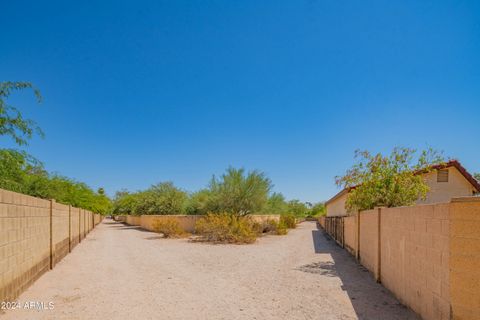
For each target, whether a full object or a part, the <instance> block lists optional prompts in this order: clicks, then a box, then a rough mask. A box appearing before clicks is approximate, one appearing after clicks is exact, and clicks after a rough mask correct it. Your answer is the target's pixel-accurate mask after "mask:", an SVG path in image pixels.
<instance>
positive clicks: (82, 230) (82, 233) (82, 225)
mask: <svg viewBox="0 0 480 320" xmlns="http://www.w3.org/2000/svg"><path fill="white" fill-rule="evenodd" d="M85 211H86V210H84V209H80V215H79V217H80V219H79V220H78V221H79V223H80V228H79V229H80V237H79V240H80V241H82V240H83V238H85Z"/></svg>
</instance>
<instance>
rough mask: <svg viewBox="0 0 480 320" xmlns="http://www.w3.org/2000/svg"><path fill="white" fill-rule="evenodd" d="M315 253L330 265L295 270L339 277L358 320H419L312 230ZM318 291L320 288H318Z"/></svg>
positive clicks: (322, 233) (351, 259) (324, 236)
mask: <svg viewBox="0 0 480 320" xmlns="http://www.w3.org/2000/svg"><path fill="white" fill-rule="evenodd" d="M312 241H313V247H314V250H315V253H317V254H327V255H329V256H331V260H332V261H323V262H316V263H312V264H309V265H304V266H301V267H299V268H298V270H300V271H304V272H308V273H313V274H318V275H319V276H327V277H338V278H339V279H340V280H341V282H342V285H341V288H342V290H344V291H345V292H346V293H347V295H348V297H349V299H350V301H351V303H352V306H353V308H354V310H355V313H356V315H357V317H358V319H365V320H374V319H379V320H380V319H381V320H390V319H420V318H419V317H418V316H417V315H416V314H415V313H414V312H413V311H412V310H410V309H409V308H407V307H406V306H404V305H402V304H401V303H400V302H399V301H398V300H397V299H396V298H395V297H394V296H393V295H392V293H390V292H389V291H388V289H386V288H385V287H384V286H382V285H381V284H379V283H377V282H376V281H375V279H374V278H373V275H372V274H371V273H370V272H369V271H368V270H367V269H366V268H365V267H363V266H362V265H360V264H359V263H358V262H357V261H356V259H355V257H353V256H352V255H351V254H350V253H348V252H347V251H346V250H345V249H343V248H341V247H340V246H339V245H338V244H337V243H336V242H335V240H333V239H332V238H330V236H329V235H328V234H327V233H326V232H325V231H323V229H317V230H312ZM319 289H321V288H319Z"/></svg>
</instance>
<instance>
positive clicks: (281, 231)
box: [275, 221, 288, 236]
mask: <svg viewBox="0 0 480 320" xmlns="http://www.w3.org/2000/svg"><path fill="white" fill-rule="evenodd" d="M287 233H288V227H287V225H286V224H285V222H284V221H280V222H279V223H278V224H277V230H275V234H277V235H279V236H284V235H286V234H287Z"/></svg>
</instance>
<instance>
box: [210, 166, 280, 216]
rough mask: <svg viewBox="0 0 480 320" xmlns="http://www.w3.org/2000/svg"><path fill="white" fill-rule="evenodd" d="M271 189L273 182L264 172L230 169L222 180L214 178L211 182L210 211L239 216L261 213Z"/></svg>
mask: <svg viewBox="0 0 480 320" xmlns="http://www.w3.org/2000/svg"><path fill="white" fill-rule="evenodd" d="M271 188H272V182H271V181H270V179H269V178H267V177H266V175H265V174H264V173H263V172H259V171H250V172H248V173H246V172H245V170H244V169H235V168H228V169H227V172H226V173H225V174H223V175H222V176H221V177H220V178H216V177H215V176H213V178H212V180H211V182H210V186H209V191H210V199H209V203H208V209H209V211H210V212H218V213H220V212H225V213H231V214H235V215H239V216H244V215H247V214H251V213H256V212H260V211H261V210H262V208H263V207H264V206H265V205H266V203H267V201H268V195H269V192H270V190H271Z"/></svg>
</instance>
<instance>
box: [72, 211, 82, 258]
mask: <svg viewBox="0 0 480 320" xmlns="http://www.w3.org/2000/svg"><path fill="white" fill-rule="evenodd" d="M70 224H71V231H72V232H71V235H70V236H71V238H70V250H71V249H73V248H74V247H75V246H76V245H77V244H79V243H80V209H79V208H74V207H71V208H70Z"/></svg>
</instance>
